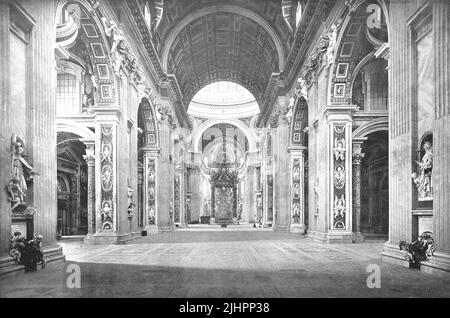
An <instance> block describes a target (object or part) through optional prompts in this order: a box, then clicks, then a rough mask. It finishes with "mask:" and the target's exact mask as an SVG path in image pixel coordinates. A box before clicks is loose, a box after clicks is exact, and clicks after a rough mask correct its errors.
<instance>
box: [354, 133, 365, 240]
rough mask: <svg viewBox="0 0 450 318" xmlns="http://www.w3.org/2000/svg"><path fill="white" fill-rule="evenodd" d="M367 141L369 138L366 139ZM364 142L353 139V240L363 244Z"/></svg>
mask: <svg viewBox="0 0 450 318" xmlns="http://www.w3.org/2000/svg"><path fill="white" fill-rule="evenodd" d="M364 139H367V138H364ZM363 141H364V140H355V139H353V154H352V155H353V161H352V163H353V168H352V169H353V177H352V178H353V179H352V180H353V184H352V185H353V192H352V198H353V224H352V228H353V240H354V242H363V241H364V236H363V235H362V234H361V160H362V159H363V158H364V153H362V152H361V144H362V143H363Z"/></svg>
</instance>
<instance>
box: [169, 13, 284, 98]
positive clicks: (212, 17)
mask: <svg viewBox="0 0 450 318" xmlns="http://www.w3.org/2000/svg"><path fill="white" fill-rule="evenodd" d="M167 67H168V72H169V73H172V74H175V76H176V78H177V80H178V84H179V85H180V89H181V92H182V93H183V96H184V98H185V99H186V101H187V102H189V101H190V100H191V98H192V96H194V94H195V93H196V92H197V91H198V90H199V89H200V88H202V87H203V86H205V85H207V84H209V83H212V82H216V81H232V82H235V83H238V84H241V85H242V86H244V87H245V88H247V89H248V90H249V91H250V92H251V93H252V94H253V95H254V96H255V98H256V99H257V100H259V99H261V98H262V96H263V94H264V90H265V88H266V85H267V82H268V80H269V78H270V75H271V74H272V73H273V72H278V71H279V69H278V68H279V60H278V53H277V50H276V47H275V44H274V42H273V41H272V39H271V38H270V36H269V34H268V33H267V32H266V31H265V30H264V28H262V27H261V26H260V25H258V24H257V23H256V22H254V21H252V20H250V19H249V18H246V17H244V16H242V15H239V14H234V13H226V12H224V13H221V12H220V13H213V14H208V15H205V16H203V17H200V18H198V19H195V20H193V21H192V22H191V23H189V24H188V25H187V26H186V27H184V28H183V29H182V30H181V32H179V33H178V35H177V36H176V38H175V40H174V41H173V43H172V46H171V48H170V53H169V57H168V65H167Z"/></svg>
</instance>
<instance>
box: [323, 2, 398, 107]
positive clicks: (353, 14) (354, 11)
mask: <svg viewBox="0 0 450 318" xmlns="http://www.w3.org/2000/svg"><path fill="white" fill-rule="evenodd" d="M369 1H372V2H376V3H377V4H378V5H379V6H380V8H381V11H382V13H383V15H384V18H385V20H386V26H387V42H388V43H389V14H388V8H387V6H386V3H385V1H384V0H357V1H355V3H354V4H353V5H352V6H351V8H350V9H349V12H348V14H347V15H346V17H345V19H344V21H343V23H342V25H341V27H340V30H339V33H338V37H337V40H336V44H335V50H334V56H335V58H334V60H333V64H332V68H330V73H331V74H330V75H331V76H329V80H328V84H329V85H328V87H329V94H328V98H329V99H330V98H331V99H336V98H339V97H336V96H334V89H335V85H334V83H335V82H337V83H339V84H346V85H348V87H346V89H345V94H344V96H345V99H347V100H351V98H352V90H353V81H354V79H355V77H356V75H357V74H358V72H359V70H360V69H361V67H362V66H364V64H366V63H367V62H368V61H369V60H371V59H372V57H371V56H370V55H373V52H372V53H368V54H365V55H364V58H363V59H361V60H359V61H356V62H357V63H358V64H357V65H356V66H355V65H354V61H352V59H353V58H354V57H355V56H356V55H357V54H358V53H355V51H357V50H356V47H357V43H358V42H357V41H358V36H356V37H355V39H356V42H355V41H353V40H352V41H349V42H352V43H353V44H352V46H351V53H350V55H349V56H345V58H344V57H340V55H339V53H340V52H341V50H342V49H343V45H344V44H346V41H345V39H346V33H347V31H348V29H349V27H350V25H351V23H352V21H354V20H355V19H358V18H359V15H360V14H361V12H359V11H358V10H360V9H361V6H362V5H363V4H365V3H368V2H369ZM363 27H364V26H362V27H360V29H361V28H363ZM358 32H361V31H358ZM347 39H348V36H347ZM339 63H343V64H347V71H346V72H347V74H346V75H345V77H341V78H339V79H338V77H337V73H338V67H337V66H338V64H339ZM358 67H359V68H358ZM337 79H338V80H337ZM336 80H337V81H336ZM340 97H342V96H340ZM329 102H332V100H329Z"/></svg>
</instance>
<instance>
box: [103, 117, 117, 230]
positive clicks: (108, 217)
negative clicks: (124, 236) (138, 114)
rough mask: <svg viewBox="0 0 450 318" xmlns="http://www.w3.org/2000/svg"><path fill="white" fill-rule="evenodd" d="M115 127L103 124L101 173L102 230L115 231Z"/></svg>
mask: <svg viewBox="0 0 450 318" xmlns="http://www.w3.org/2000/svg"><path fill="white" fill-rule="evenodd" d="M114 141H115V140H114V127H113V126H112V125H102V126H101V148H100V175H101V180H100V184H101V206H100V208H101V210H100V211H101V212H100V231H115V230H116V228H115V220H116V215H115V213H116V211H115V209H116V207H115V205H114V182H115V178H116V176H115V173H114V162H113V160H114V151H115V146H114Z"/></svg>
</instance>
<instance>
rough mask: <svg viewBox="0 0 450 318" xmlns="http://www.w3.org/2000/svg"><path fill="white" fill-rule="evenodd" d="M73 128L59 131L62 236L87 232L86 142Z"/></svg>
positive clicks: (59, 204) (58, 177)
mask: <svg viewBox="0 0 450 318" xmlns="http://www.w3.org/2000/svg"><path fill="white" fill-rule="evenodd" d="M80 138H81V137H80V136H78V135H76V134H74V133H70V132H58V133H57V156H58V157H57V185H58V186H57V189H58V203H57V204H58V214H57V219H58V221H57V235H58V237H59V238H62V237H65V236H73V235H86V234H87V232H88V190H87V187H88V180H87V179H88V176H87V164H86V161H85V160H84V157H83V156H85V155H86V146H85V145H84V143H82V142H81V141H80V140H79V139H80Z"/></svg>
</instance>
